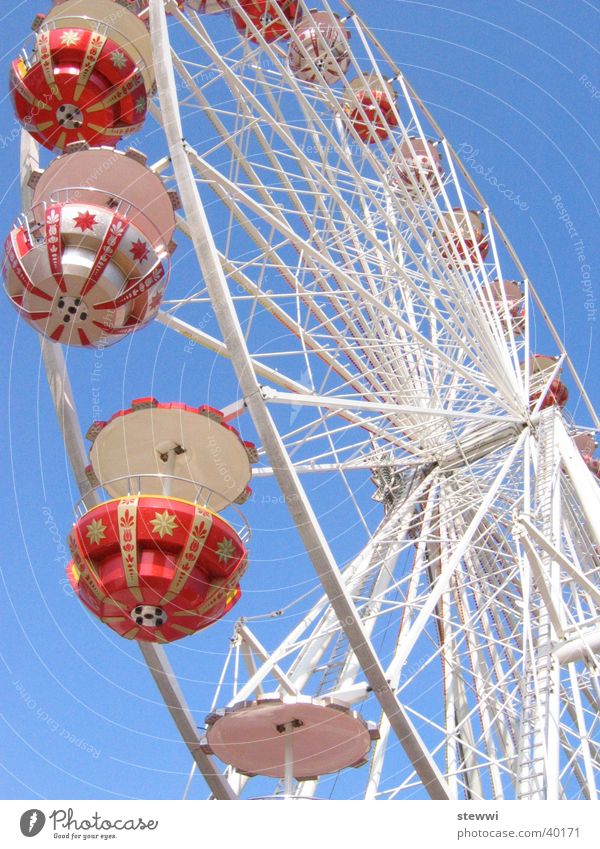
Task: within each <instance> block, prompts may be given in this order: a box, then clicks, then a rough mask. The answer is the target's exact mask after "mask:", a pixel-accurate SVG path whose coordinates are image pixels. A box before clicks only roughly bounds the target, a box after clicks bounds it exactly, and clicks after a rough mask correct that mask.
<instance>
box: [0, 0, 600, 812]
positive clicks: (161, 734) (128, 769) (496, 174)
mask: <svg viewBox="0 0 600 849" xmlns="http://www.w3.org/2000/svg"><path fill="white" fill-rule="evenodd" d="M354 5H355V8H356V9H357V11H358V12H359V13H360V14H361V15H362V16H363V17H364V18H365V20H366V21H367V23H368V24H369V25H370V26H371V27H372V29H373V30H374V32H375V34H376V35H377V36H378V37H379V38H380V39H381V41H382V42H383V43H384V45H385V46H386V47H387V49H388V50H389V52H390V53H391V54H392V55H393V56H394V58H395V59H396V60H397V62H398V63H399V64H400V65H401V67H402V68H403V69H404V70H405V72H406V74H407V76H408V77H409V79H410V80H411V82H412V83H413V85H414V86H415V88H416V89H417V91H418V92H419V93H420V95H421V97H422V98H423V99H424V101H425V102H426V104H427V105H428V107H429V108H430V110H431V111H432V112H433V114H434V116H435V117H436V118H437V120H438V121H439V123H440V124H441V125H442V127H443V128H444V130H445V132H446V135H447V137H448V138H449V140H450V141H451V143H452V144H453V145H454V147H455V148H456V149H459V150H461V155H462V157H463V159H464V161H465V163H466V166H467V168H468V169H470V171H471V173H472V176H473V177H474V179H475V181H476V182H477V184H478V186H479V188H480V189H481V191H482V193H483V194H484V196H485V197H486V199H487V200H488V202H489V204H490V206H491V207H492V209H493V210H494V212H495V215H496V216H497V218H498V219H499V221H500V223H501V224H502V226H503V228H504V229H505V231H506V233H507V234H508V236H509V238H510V239H511V241H512V242H513V245H514V246H515V248H516V250H517V253H518V254H519V256H520V258H521V261H522V262H523V264H524V266H525V268H526V269H527V270H528V272H529V275H530V278H531V280H532V281H533V282H534V284H535V286H536V288H537V290H538V292H539V293H540V295H541V296H542V298H543V300H544V303H545V305H546V308H547V310H548V312H549V313H550V315H551V317H552V319H553V321H554V323H555V325H556V326H557V328H558V330H559V332H560V333H561V335H562V336H563V339H564V341H565V343H566V346H567V348H568V350H569V352H570V355H571V357H572V358H573V360H574V362H575V364H576V366H577V368H578V371H579V373H580V375H581V376H582V378H583V379H584V383H585V386H586V389H587V391H588V393H589V394H590V396H591V398H592V401H594V402H595V406H596V408H598V406H599V405H598V401H599V399H600V383H599V381H598V374H597V369H598V355H599V353H600V346H599V344H598V332H599V328H600V314H599V315H598V316H597V317H596V321H592V320H590V318H591V315H589V311H586V308H585V306H584V304H585V300H586V299H585V297H584V292H583V290H582V286H581V279H580V273H579V263H578V260H577V256H576V253H575V250H574V247H573V240H572V239H571V237H570V235H569V233H568V231H567V229H566V227H565V222H564V220H561V217H560V212H559V210H558V209H557V202H556V196H557V195H560V197H561V201H560V202H561V203H562V205H563V208H564V209H565V210H567V211H568V213H569V216H570V218H571V220H572V221H573V223H574V225H575V227H576V229H577V231H578V234H579V236H580V238H581V239H582V241H583V243H584V246H585V252H586V256H587V257H588V261H589V263H590V267H591V271H592V277H593V293H594V297H595V300H596V304H597V305H598V309H599V313H600V276H599V265H600V263H599V253H598V238H597V232H598V219H599V216H598V197H599V193H598V188H599V185H598V184H599V181H600V169H599V168H598V165H597V162H598V157H597V153H598V151H597V143H596V142H595V141H594V137H597V131H598V128H599V118H600V63H599V61H598V52H597V50H596V49H595V48H594V43H597V34H598V32H599V31H600V21H599V15H598V8H597V7H596V8H594V4H593V3H589V2H585V0H571V2H569V3H564V2H562V0H550V2H548V0H535V2H521V0H492V2H488V3H486V4H476V3H473V2H467V0H446V2H440V3H424V2H406V1H404V2H394V1H393V0H388V2H386V3H373V2H369V0H355V3H354ZM42 6H43V3H41V2H38V0H35V2H30V0H25V2H17V3H15V4H11V9H12V11H10V12H5V11H2V13H0V14H1V15H2V17H0V21H1V25H2V31H3V33H4V37H3V51H2V53H3V55H2V59H3V64H4V67H5V69H6V70H5V77H6V76H7V73H8V65H9V62H10V61H11V59H12V58H13V57H14V56H15V55H16V54H17V52H18V51H19V50H20V48H21V46H22V43H23V41H24V39H25V38H26V37H27V36H28V35H29V20H30V19H32V18H33V17H34V15H35V13H36V12H38V11H40V9H41V8H42ZM216 26H217V27H220V28H221V29H222V31H223V38H229V37H233V30H232V27H231V25H230V23H229V22H228V21H227V20H225V19H223V20H220V21H218V22H216ZM1 103H2V118H3V120H2V131H1V134H0V169H1V171H0V173H2V174H3V175H4V179H3V180H2V207H1V213H0V215H1V224H2V228H1V229H2V232H3V233H4V232H7V231H8V228H9V227H10V224H11V222H12V220H13V219H14V217H15V215H16V214H17V213H18V212H19V192H18V137H17V133H16V132H14V130H15V128H16V125H15V122H14V118H13V114H12V109H11V104H10V100H9V98H8V95H7V94H4V95H3V97H2V99H1ZM132 144H134V145H135V146H136V147H139V148H141V149H143V150H145V151H146V152H148V153H149V154H150V158H151V159H152V158H154V157H155V158H158V157H159V156H161V155H164V152H165V146H164V143H163V142H162V141H161V139H160V136H159V133H158V131H157V130H156V127H155V126H153V125H152V123H151V122H148V126H147V127H146V129H145V132H144V133H143V134H142V135H141V136H139V137H135V138H134V139H133V140H132ZM553 198H554V199H555V200H554V201H553ZM179 241H180V242H181V247H180V251H179V252H178V254H177V255H176V265H175V269H174V274H176V273H180V274H183V273H185V271H186V269H187V268H189V263H190V262H191V258H190V256H189V251H188V248H187V246H185V245H184V239H183V237H179ZM171 285H173V283H172V284H171ZM0 311H1V320H2V327H3V332H2V333H1V334H0V346H1V356H2V361H3V363H4V368H3V369H2V377H1V380H2V399H3V407H4V416H3V417H2V437H3V438H2V445H3V455H2V456H3V460H4V463H3V472H4V473H3V475H2V477H1V479H0V480H1V505H2V516H3V519H4V521H3V543H4V544H3V549H2V557H1V563H2V581H3V583H2V592H3V603H2V605H1V606H0V654H1V656H2V662H0V682H1V691H2V694H3V697H2V707H1V709H0V713H1V714H2V718H1V720H0V721H1V728H2V730H1V732H0V733H1V739H2V745H1V747H0V750H1V755H0V766H1V769H0V797H2V798H23V797H31V798H58V799H60V798H74V799H76V798H90V799H95V798H99V799H100V798H127V797H136V798H140V797H141V798H179V797H180V796H181V794H182V792H183V788H184V786H185V782H186V777H187V773H188V771H189V758H188V756H187V750H186V749H185V748H184V747H183V746H182V745H181V743H180V740H179V738H178V736H177V735H176V732H175V729H174V727H173V725H172V723H171V719H170V717H169V715H168V713H167V711H166V709H165V708H164V706H163V705H162V703H161V702H160V701H159V699H158V698H157V694H156V691H155V688H154V685H153V682H152V680H151V679H150V676H149V674H148V673H147V671H146V669H145V667H144V665H143V664H142V662H141V658H140V655H139V652H138V651H137V647H136V646H135V645H131V644H129V643H126V642H124V641H120V640H118V638H116V637H114V638H113V636H112V635H111V634H110V633H109V632H108V631H107V630H106V629H104V628H101V627H100V626H99V625H96V623H95V622H93V621H92V620H91V619H90V617H88V616H87V614H86V613H85V612H84V611H83V609H82V608H81V607H80V605H79V604H78V603H77V602H76V600H75V599H73V598H72V596H71V595H70V593H69V590H68V587H67V585H66V584H65V582H64V565H65V556H66V552H65V538H66V535H67V532H68V529H69V526H70V524H71V522H72V512H71V505H72V503H73V502H75V501H76V500H77V494H76V489H75V487H74V484H73V481H72V479H71V477H70V474H69V469H68V464H67V461H66V458H65V455H64V451H63V449H62V443H61V441H60V437H59V432H58V428H57V425H56V422H55V419H54V415H53V410H52V407H51V404H50V400H49V395H48V390H47V387H46V384H45V380H44V376H43V367H42V366H41V363H40V357H39V347H38V344H37V340H36V338H35V334H34V332H33V331H32V330H31V329H30V328H28V327H26V326H25V325H24V324H23V323H22V322H19V321H18V320H17V317H16V314H15V313H14V311H13V310H12V309H11V307H10V305H9V303H8V301H7V299H6V298H3V299H2V301H1V306H0ZM211 332H212V331H211ZM68 359H69V363H70V364H71V365H72V379H73V382H74V385H75V388H76V394H77V400H78V405H79V412H80V416H81V420H82V425H83V428H84V430H86V429H87V426H88V425H89V423H91V421H92V419H93V418H94V414H93V410H92V407H93V405H94V404H95V403H99V405H100V407H101V410H102V411H101V416H100V417H101V418H108V417H110V415H112V413H113V412H115V411H116V410H117V409H119V408H121V407H123V406H128V404H129V402H130V400H131V399H132V398H135V397H139V396H145V395H150V394H153V395H156V397H158V398H159V399H160V400H162V401H170V400H182V401H184V402H186V403H188V404H194V403H195V404H202V403H209V404H211V405H213V406H216V407H219V406H222V405H224V404H227V403H229V402H230V401H231V400H233V397H235V387H234V386H233V383H232V380H231V372H230V371H229V367H228V366H223V365H222V364H219V363H215V361H214V358H212V356H211V355H209V354H208V353H206V352H203V351H201V350H198V349H194V350H193V351H192V352H191V353H190V352H187V351H186V350H185V342H184V341H183V340H181V339H177V340H175V343H173V341H172V339H171V337H170V336H168V337H166V336H165V331H164V329H163V328H162V327H160V326H158V325H157V326H156V327H153V328H150V329H148V330H147V331H144V333H143V334H139V339H138V338H135V339H134V340H133V341H132V342H131V343H130V342H129V341H124V342H122V343H120V344H119V345H117V346H116V347H115V348H113V349H111V350H109V351H105V352H101V355H99V353H94V352H84V351H75V350H73V351H70V352H68ZM94 372H96V373H97V374H99V375H100V381H99V384H98V386H99V389H100V394H99V395H94V391H93V387H94V388H95V387H96V384H93V383H92V377H91V376H92V375H93V374H94ZM223 375H225V377H226V379H222V377H223ZM294 376H295V377H299V375H294ZM569 409H570V412H571V413H572V414H573V415H574V416H576V417H577V411H575V410H574V409H573V408H569ZM586 423H587V422H586ZM243 426H244V427H245V428H246V429H247V428H248V426H247V425H243ZM255 493H256V495H255V498H254V500H253V501H252V502H250V504H249V505H248V509H247V511H246V512H247V515H248V518H249V520H250V523H251V524H252V526H253V527H254V528H255V531H256V535H255V543H254V547H253V565H252V569H251V572H250V573H249V574H248V576H247V578H246V582H245V586H244V590H245V596H244V600H243V601H242V602H241V603H240V609H238V612H239V613H247V612H253V613H256V612H259V611H263V612H266V611H269V610H273V609H275V608H276V607H277V605H278V596H279V592H280V590H281V587H282V586H284V585H285V588H286V590H288V591H289V592H290V593H295V594H296V595H300V594H301V593H302V592H303V591H304V590H305V589H306V590H308V589H310V588H311V587H313V586H314V577H313V576H312V574H311V572H310V570H309V569H308V568H307V566H306V558H305V556H304V554H303V552H302V550H301V547H300V543H299V541H298V540H297V538H296V536H295V534H294V533H293V532H292V531H291V529H290V528H289V519H288V518H287V515H286V513H285V511H284V510H283V507H282V506H281V505H280V504H278V503H277V498H278V496H277V492H276V490H275V489H274V488H273V486H272V485H271V484H270V483H267V482H262V481H261V482H260V483H259V484H257V485H256V487H255ZM321 497H322V499H323V503H324V502H325V499H326V497H327V485H326V484H324V490H323V493H322V496H321ZM376 509H379V508H375V507H374V508H373V510H376ZM373 515H374V516H375V513H373ZM342 536H343V537H344V539H341V537H342ZM338 542H339V545H338V556H340V557H341V558H342V559H343V558H347V557H350V556H351V554H352V551H353V548H356V547H357V545H358V544H359V543H355V541H354V540H353V539H352V536H351V535H343V534H340V540H339V541H338ZM242 605H246V607H244V608H243V609H242V608H241V606H242ZM293 616H294V613H293V612H292V613H290V615H289V617H284V619H283V621H279V622H278V623H277V624H276V625H274V626H273V631H272V642H271V644H272V645H276V643H277V638H278V636H279V635H281V634H282V633H284V632H285V630H286V629H287V628H289V627H290V623H291V622H293ZM234 619H235V615H234V616H230V617H229V618H228V619H227V620H226V621H225V622H223V623H219V624H218V625H217V626H215V627H214V628H212V629H210V631H208V632H206V633H204V634H200V635H197V636H196V637H194V638H192V639H190V640H187V641H182V642H180V643H178V644H177V646H175V647H173V648H172V649H171V650H170V653H169V656H170V658H171V661H172V663H173V665H174V666H175V668H176V670H177V671H178V673H180V674H181V676H182V686H183V689H184V692H186V695H187V696H188V700H189V701H190V703H191V705H192V707H193V709H194V711H195V715H196V717H197V720H198V722H199V723H200V722H201V721H202V719H203V717H204V716H205V715H206V713H208V710H209V708H210V706H211V705H210V700H211V693H212V691H213V690H214V683H215V681H216V679H217V678H218V675H219V673H220V669H221V663H222V660H223V657H224V653H225V652H226V651H227V645H228V639H229V637H230V635H231V628H232V625H233V622H234ZM204 795H205V788H204V786H203V784H202V783H201V782H199V781H197V782H196V783H195V784H194V785H193V787H192V796H197V797H198V798H203V797H204Z"/></svg>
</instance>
